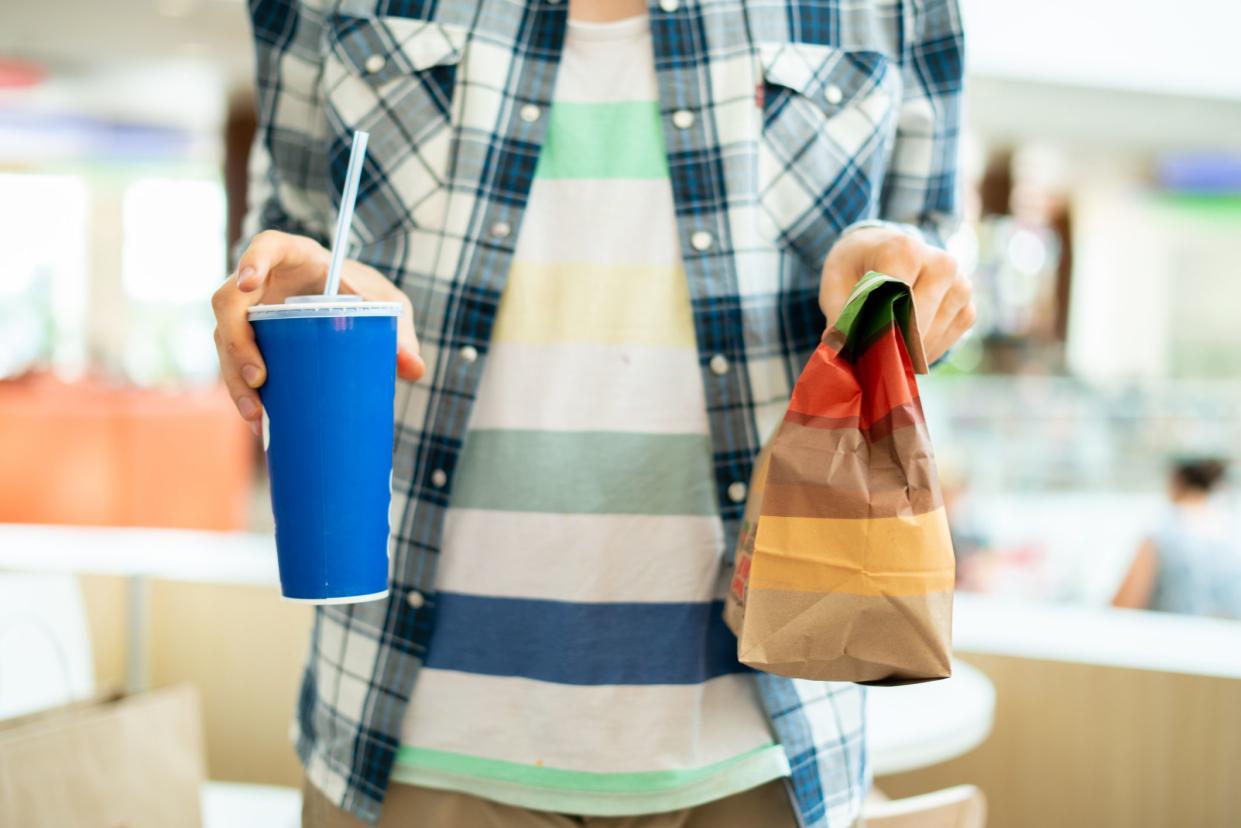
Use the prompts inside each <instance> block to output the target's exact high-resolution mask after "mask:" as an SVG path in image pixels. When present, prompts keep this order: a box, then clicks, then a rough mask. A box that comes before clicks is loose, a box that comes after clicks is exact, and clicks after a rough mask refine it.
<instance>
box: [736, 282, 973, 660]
mask: <svg viewBox="0 0 1241 828" xmlns="http://www.w3.org/2000/svg"><path fill="white" fill-rule="evenodd" d="M915 371H917V372H919V373H925V372H926V360H925V357H924V356H923V353H922V341H921V337H920V336H919V333H918V328H917V318H916V317H915V315H914V311H913V299H912V296H911V294H910V290H909V287H908V286H907V285H906V284H905V283H904V282H901V281H898V280H896V279H892V278H890V277H887V276H882V275H880V274H877V273H871V274H868V275H867V276H866V278H864V279H863V280H862V281H861V282H859V283H858V285H857V287H856V288H855V289H854V291H853V293H852V295H851V296H850V299H849V302H848V303H847V304H846V306H845V309H844V311H843V312H842V313H841V315H840V318H839V319H838V320H836V324H835V326H833V327H832V328H830V329H829V330H828V331H827V333H826V334H824V336H823V341H822V342H821V343H820V345H819V347H818V349H817V350H816V351H815V352H814V354H813V355H812V356H811V358H810V361H809V362H808V363H807V365H806V368H805V370H803V372H802V374H801V377H800V378H799V379H798V381H797V385H796V387H795V388H794V390H793V396H792V399H791V401H790V404H789V409H788V411H787V413H786V414H785V417H784V420H783V422H782V423H781V424H780V427H779V429H778V430H777V432H776V434H775V436H774V437H773V438H772V440H771V442H770V443H769V444H768V446H767V447H766V448H765V449H764V450H763V453H762V454H760V456H759V459H758V462H757V463H756V464H755V468H754V475H753V478H754V479H753V481H752V483H751V487H750V497H749V500H748V501H747V503H746V510H745V515H744V517H743V520H742V526H741V532H740V535H739V537H738V542H737V554H736V563H735V568H734V574H733V579H732V584H731V589H730V594H729V596H728V601H727V603H726V606H725V620H726V622H727V623H728V625H729V627H731V628H732V630H733V632H735V633H736V634H737V639H738V643H737V657H738V658H739V659H740V660H741V662H742V663H744V664H748V665H750V666H751V667H754V668H756V669H759V670H764V671H766V672H770V673H778V674H780V675H784V676H791V677H794V678H807V679H817V680H824V681H853V682H858V683H864V684H903V683H908V682H915V681H926V680H929V679H937V678H945V677H947V676H948V675H949V673H950V669H951V668H950V660H949V656H950V653H951V638H952V590H953V584H954V580H955V563H954V559H953V552H952V542H951V540H950V539H949V535H948V521H947V518H946V516H945V514H944V507H943V500H942V497H941V495H940V489H939V481H938V478H937V476H936V472H935V463H934V459H933V457H932V452H931V442H930V438H929V437H928V435H927V431H926V423H925V421H924V419H923V416H922V406H921V403H920V401H919V398H918V386H917V382H916V381H915V379H914V373H915Z"/></svg>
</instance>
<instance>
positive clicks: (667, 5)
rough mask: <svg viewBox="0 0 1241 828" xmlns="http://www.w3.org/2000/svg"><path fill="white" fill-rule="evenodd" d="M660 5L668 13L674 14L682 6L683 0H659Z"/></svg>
mask: <svg viewBox="0 0 1241 828" xmlns="http://www.w3.org/2000/svg"><path fill="white" fill-rule="evenodd" d="M659 7H660V8H661V9H663V10H664V11H666V12H668V14H672V13H673V12H674V11H676V10H677V9H679V8H680V7H681V2H680V0H659Z"/></svg>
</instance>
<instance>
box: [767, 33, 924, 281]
mask: <svg viewBox="0 0 1241 828" xmlns="http://www.w3.org/2000/svg"><path fill="white" fill-rule="evenodd" d="M758 57H759V64H760V66H759V69H760V72H761V75H762V78H761V86H760V90H761V103H762V111H763V121H762V136H761V138H760V140H759V152H758V185H759V200H760V203H761V204H762V206H763V209H764V213H765V214H766V216H767V217H768V218H769V219H770V220H771V221H772V223H773V224H774V228H772V229H773V232H774V233H775V235H776V238H775V241H776V242H777V243H780V244H783V245H788V246H791V247H793V248H794V250H795V252H797V253H798V255H800V256H802V257H804V258H806V259H807V260H808V261H809V262H810V263H811V264H812V265H813V266H814V267H816V268H817V267H819V266H820V265H822V263H823V260H824V258H826V256H827V251H828V248H829V247H830V246H831V244H832V243H833V242H834V241H835V240H836V238H837V237H838V235H839V233H840V231H841V230H842V229H843V228H845V227H847V226H849V225H850V224H852V223H853V222H855V221H859V220H861V219H864V218H870V217H874V216H875V215H877V213H878V207H879V196H880V192H881V190H882V187H883V175H884V171H885V169H886V167H887V162H888V158H889V156H890V154H891V149H892V140H893V138H894V137H895V132H896V111H897V108H898V105H899V100H900V76H899V73H898V72H897V71H896V68H895V67H893V66H892V65H891V64H890V62H889V60H888V58H887V57H886V56H885V55H883V54H882V53H880V52H874V51H852V50H845V49H839V48H836V47H833V46H822V45H817V44H810V43H778V44H759V46H758Z"/></svg>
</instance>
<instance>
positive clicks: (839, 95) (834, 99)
mask: <svg viewBox="0 0 1241 828" xmlns="http://www.w3.org/2000/svg"><path fill="white" fill-rule="evenodd" d="M823 97H825V98H827V102H828V103H829V104H831V105H832V106H835V105H836V104H838V103H840V102H841V101H843V100H844V99H845V93H844V92H841V91H840V87H839V86H837V85H836V84H834V83H829V84H828V85H827V89H825V90H823Z"/></svg>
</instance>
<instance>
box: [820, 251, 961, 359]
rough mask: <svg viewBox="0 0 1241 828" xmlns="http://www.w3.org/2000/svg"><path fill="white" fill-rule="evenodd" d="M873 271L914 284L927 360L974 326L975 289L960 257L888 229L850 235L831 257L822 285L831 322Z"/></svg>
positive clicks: (916, 305) (823, 305) (825, 268)
mask: <svg viewBox="0 0 1241 828" xmlns="http://www.w3.org/2000/svg"><path fill="white" fill-rule="evenodd" d="M872 270H874V271H878V272H879V273H884V274H886V275H888V276H894V277H896V278H897V279H901V280H903V281H905V282H908V283H909V284H910V285H912V286H913V297H914V307H915V308H916V309H917V313H918V325H919V327H920V328H921V330H922V342H923V346H924V348H925V351H926V358H927V361H928V362H934V361H935V360H937V359H939V358H940V357H941V356H943V355H944V354H945V353H947V351H948V349H949V348H951V347H952V346H953V345H955V344H956V342H957V340H959V339H960V338H961V337H962V336H964V335H965V332H966V331H968V330H969V329H970V327H971V326H972V325H973V324H974V317H975V311H974V299H973V297H974V289H973V287H972V286H971V285H970V283H969V280H968V279H966V278H965V276H964V274H962V273H961V272H960V270H958V269H957V261H956V259H954V258H953V257H952V256H951V255H950V254H948V253H945V252H944V251H943V250H940V249H939V248H938V247H932V246H931V245H929V244H926V243H925V242H922V241H919V240H918V239H915V238H913V237H912V236H908V235H906V234H905V233H902V232H901V231H900V230H896V229H894V228H890V227H862V228H859V229H857V230H854V231H852V232H849V233H846V234H845V235H844V236H843V237H842V238H841V239H840V240H839V241H838V242H836V244H835V246H833V247H832V249H831V252H830V253H828V255H827V261H826V262H824V264H823V280H822V281H821V282H820V284H819V307H821V308H822V309H823V313H824V314H826V315H827V319H828V322H833V321H834V320H835V319H836V317H837V316H839V315H840V312H841V311H842V310H843V309H844V306H845V301H846V300H847V299H848V298H849V293H850V291H852V290H853V286H854V285H856V284H857V283H858V280H859V279H861V278H862V277H863V276H865V275H866V274H867V273H868V272H870V271H872Z"/></svg>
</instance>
